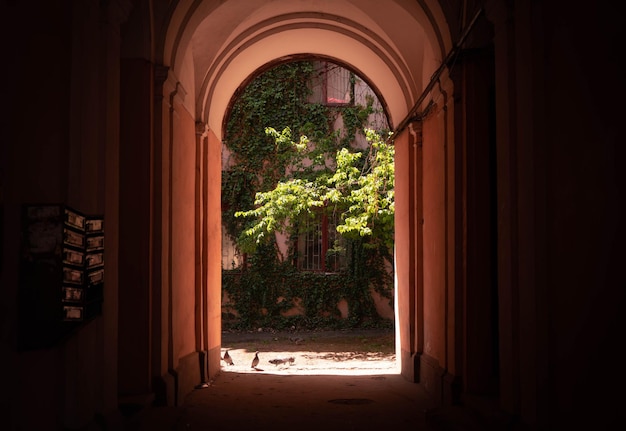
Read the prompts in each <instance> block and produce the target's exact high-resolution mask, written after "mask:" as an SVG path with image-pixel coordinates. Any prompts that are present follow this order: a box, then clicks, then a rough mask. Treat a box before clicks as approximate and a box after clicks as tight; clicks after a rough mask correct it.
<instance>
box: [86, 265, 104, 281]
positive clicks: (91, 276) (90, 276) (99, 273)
mask: <svg viewBox="0 0 626 431" xmlns="http://www.w3.org/2000/svg"><path fill="white" fill-rule="evenodd" d="M87 282H88V283H89V284H90V285H95V284H100V283H104V269H98V270H96V271H90V272H88V273H87Z"/></svg>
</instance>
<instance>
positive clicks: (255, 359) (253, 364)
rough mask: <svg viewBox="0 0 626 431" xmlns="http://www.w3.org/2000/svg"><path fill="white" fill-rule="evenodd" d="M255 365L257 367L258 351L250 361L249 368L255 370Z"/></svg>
mask: <svg viewBox="0 0 626 431" xmlns="http://www.w3.org/2000/svg"><path fill="white" fill-rule="evenodd" d="M257 365H259V352H258V351H257V352H256V353H255V354H254V359H253V360H252V367H251V368H256V366H257Z"/></svg>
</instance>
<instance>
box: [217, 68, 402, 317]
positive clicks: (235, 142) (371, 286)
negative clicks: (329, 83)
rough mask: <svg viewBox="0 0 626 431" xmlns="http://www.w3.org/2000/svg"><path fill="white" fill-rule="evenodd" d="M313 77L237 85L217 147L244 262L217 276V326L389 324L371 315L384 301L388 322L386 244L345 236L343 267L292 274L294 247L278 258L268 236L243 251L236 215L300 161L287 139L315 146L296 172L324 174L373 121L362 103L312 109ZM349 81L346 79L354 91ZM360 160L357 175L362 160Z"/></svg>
mask: <svg viewBox="0 0 626 431" xmlns="http://www.w3.org/2000/svg"><path fill="white" fill-rule="evenodd" d="M316 79H319V68H316V66H315V64H314V63H313V62H311V61H298V62H293V63H287V64H282V65H280V66H277V67H275V68H272V69H270V70H268V71H266V72H264V73H263V74H261V75H259V76H257V77H256V78H255V79H254V80H252V81H251V82H250V83H249V84H248V85H247V86H246V87H245V88H243V89H242V90H241V92H240V94H238V95H237V96H236V101H235V103H234V104H233V108H232V110H231V112H230V116H229V121H228V124H227V132H226V136H225V140H224V144H225V146H226V151H227V152H228V153H229V155H230V162H229V163H228V165H226V166H225V167H224V170H223V178H222V209H223V213H222V214H223V218H222V223H223V225H224V227H225V229H226V232H227V234H228V236H229V237H230V238H232V239H233V240H234V241H235V242H236V243H237V244H238V246H239V248H240V249H241V250H242V251H244V252H245V263H244V264H243V265H240V266H239V267H230V268H227V269H223V270H222V286H223V309H222V326H223V327H224V328H229V327H231V328H238V329H251V328H255V327H272V328H276V329H281V328H292V327H293V328H301V329H302V328H309V329H312V328H321V327H325V328H338V327H364V326H390V325H393V318H390V317H389V313H388V312H385V311H382V312H379V311H378V310H377V305H378V308H379V309H381V303H382V309H385V307H386V308H387V310H389V309H391V314H392V316H393V300H392V293H393V268H392V262H393V259H392V251H391V250H392V247H389V243H390V241H389V240H388V239H387V240H380V238H377V239H376V240H372V239H371V238H363V237H359V236H358V235H357V236H356V237H353V238H346V242H347V246H346V247H345V249H344V250H343V251H342V252H343V253H345V254H346V256H345V262H346V265H344V266H343V267H342V268H341V269H340V270H339V271H338V272H333V273H327V272H312V271H299V270H298V269H297V268H296V267H295V266H294V264H293V263H294V261H295V260H296V258H295V254H296V253H297V250H295V249H294V248H293V247H288V250H287V252H286V253H285V252H283V251H282V249H281V247H280V246H279V245H278V244H277V243H276V240H275V236H274V235H273V234H272V235H268V238H269V240H267V241H263V242H261V243H258V242H257V243H254V244H252V245H251V244H250V242H249V238H248V239H246V238H245V235H244V232H245V231H246V229H249V227H250V225H251V223H252V221H251V220H249V219H246V218H241V217H236V216H235V215H236V214H237V213H240V212H245V211H249V210H251V209H253V208H254V207H255V197H256V196H257V193H259V192H268V191H270V190H272V189H274V188H275V187H276V185H277V184H278V183H279V182H281V181H284V180H285V179H286V177H287V176H288V175H289V172H290V171H292V172H293V166H294V160H296V159H297V157H298V155H297V154H294V150H293V147H292V145H291V144H292V142H291V141H290V140H289V139H284V137H285V136H288V137H290V138H292V137H295V138H296V139H295V140H298V139H297V138H298V137H300V136H306V137H307V139H308V141H309V142H313V143H314V146H313V147H312V149H311V150H310V151H309V152H308V153H307V158H308V160H309V161H311V162H313V163H312V166H311V169H308V170H307V169H302V170H301V171H300V174H301V175H302V176H305V175H307V176H308V177H313V176H316V175H321V174H322V173H323V172H328V171H332V169H333V168H334V166H335V165H336V164H334V163H332V162H331V163H329V162H328V161H329V160H331V161H332V160H333V159H334V157H336V154H337V152H338V151H340V150H342V149H348V150H349V151H350V152H355V151H358V149H357V148H356V147H357V141H358V140H357V139H356V137H357V136H358V135H359V134H361V135H362V138H361V139H360V141H364V139H363V137H364V132H363V130H364V128H365V127H366V126H368V125H369V124H368V121H369V120H370V118H371V116H372V114H375V109H374V106H375V103H374V102H375V98H374V97H372V96H367V97H366V98H364V99H365V101H366V104H365V106H363V105H360V104H356V103H352V104H342V105H331V104H325V103H312V102H311V100H312V98H311V82H312V81H314V80H316ZM357 79H358V78H357V77H356V76H354V75H351V78H350V80H351V85H352V89H354V82H355V80H357ZM337 124H341V129H337V128H336V127H337ZM268 128H272V129H274V130H278V131H280V130H285V129H288V130H289V131H290V134H288V135H284V134H282V135H281V134H280V133H274V134H271V133H267V132H266V130H267V129H268ZM381 132H382V131H381ZM292 139H293V138H292ZM363 159H366V157H364V158H363ZM299 162H301V160H299ZM360 163H362V165H361V166H359V168H360V169H363V170H364V168H365V167H366V163H367V160H364V161H362V162H360ZM300 166H302V164H300ZM285 229H286V233H287V235H286V236H287V237H288V238H289V237H290V236H291V237H294V235H297V232H296V231H295V230H294V229H295V228H294V226H288V227H286V228H285ZM386 234H387V232H386ZM391 235H393V233H391ZM392 242H393V240H392V239H391V243H392ZM372 292H375V293H374V294H372ZM380 298H382V300H380ZM375 299H377V300H378V304H376V302H375ZM342 310H343V313H342Z"/></svg>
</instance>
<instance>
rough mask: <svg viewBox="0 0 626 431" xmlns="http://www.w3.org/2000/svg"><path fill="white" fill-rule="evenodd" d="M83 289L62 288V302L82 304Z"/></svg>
mask: <svg viewBox="0 0 626 431" xmlns="http://www.w3.org/2000/svg"><path fill="white" fill-rule="evenodd" d="M82 300H83V289H79V288H78V287H69V286H63V302H82Z"/></svg>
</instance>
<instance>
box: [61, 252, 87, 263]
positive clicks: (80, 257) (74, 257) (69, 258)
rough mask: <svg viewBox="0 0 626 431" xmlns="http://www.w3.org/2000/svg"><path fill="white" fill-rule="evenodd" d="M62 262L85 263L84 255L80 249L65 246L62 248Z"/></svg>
mask: <svg viewBox="0 0 626 431" xmlns="http://www.w3.org/2000/svg"><path fill="white" fill-rule="evenodd" d="M63 263H68V264H70V265H77V266H82V265H83V264H84V263H85V255H84V254H83V253H81V252H80V251H76V250H72V249H69V248H66V249H64V250H63Z"/></svg>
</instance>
